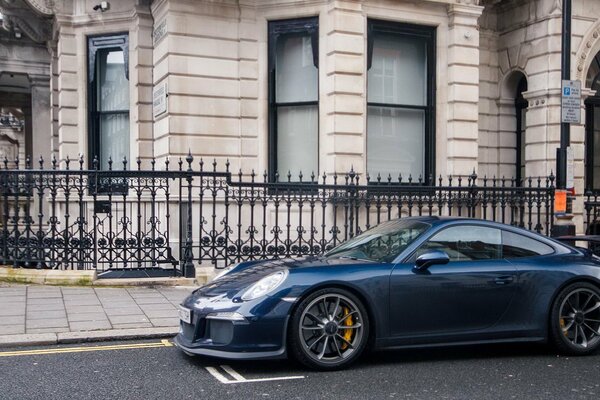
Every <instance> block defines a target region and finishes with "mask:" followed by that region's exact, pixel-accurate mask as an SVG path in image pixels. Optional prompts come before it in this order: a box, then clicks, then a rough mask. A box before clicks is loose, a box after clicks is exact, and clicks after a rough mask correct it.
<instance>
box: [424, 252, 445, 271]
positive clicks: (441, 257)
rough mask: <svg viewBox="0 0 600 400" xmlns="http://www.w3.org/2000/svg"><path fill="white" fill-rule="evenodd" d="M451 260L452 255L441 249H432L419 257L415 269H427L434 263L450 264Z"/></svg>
mask: <svg viewBox="0 0 600 400" xmlns="http://www.w3.org/2000/svg"><path fill="white" fill-rule="evenodd" d="M449 262H450V257H448V254H446V253H445V252H443V251H440V250H431V251H428V252H427V253H423V254H421V255H420V256H419V257H417V260H416V261H415V269H416V270H418V271H425V270H427V268H429V267H431V266H432V265H438V264H439V265H441V264H448V263H449Z"/></svg>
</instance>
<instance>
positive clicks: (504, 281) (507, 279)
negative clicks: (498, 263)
mask: <svg viewBox="0 0 600 400" xmlns="http://www.w3.org/2000/svg"><path fill="white" fill-rule="evenodd" d="M514 280H515V277H514V276H512V275H507V276H499V277H498V278H496V279H494V283H496V285H508V284H509V283H512V282H513V281H514Z"/></svg>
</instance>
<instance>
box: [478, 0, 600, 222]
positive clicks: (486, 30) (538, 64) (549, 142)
mask: <svg viewBox="0 0 600 400" xmlns="http://www.w3.org/2000/svg"><path fill="white" fill-rule="evenodd" d="M561 13H562V9H561V2H557V1H555V0H526V1H515V0H510V1H504V2H501V3H500V4H495V5H492V6H488V7H486V9H485V11H484V13H483V16H482V18H481V20H480V25H481V37H482V47H481V53H480V54H481V57H480V62H481V66H480V71H481V79H480V92H481V94H480V107H479V166H480V168H479V169H480V170H481V171H485V172H484V173H486V174H488V175H498V176H514V175H515V172H516V171H515V167H514V165H515V154H516V150H515V145H516V137H515V134H514V132H515V129H516V119H515V114H514V113H515V110H514V98H515V93H516V83H517V82H518V80H517V79H515V77H516V76H518V75H519V74H523V75H524V76H525V77H526V78H527V82H528V91H527V92H526V93H524V97H525V98H526V99H527V100H528V101H529V107H528V109H527V118H526V120H527V127H526V134H525V138H526V139H525V142H526V144H525V160H526V168H525V169H526V173H525V175H526V176H533V177H537V176H547V175H549V174H550V173H551V172H555V171H556V148H557V147H559V146H560V85H561V69H560V68H561V66H560V57H561ZM599 18H600V6H599V5H598V3H597V2H594V1H590V0H574V1H573V21H572V45H571V46H572V59H571V60H572V69H571V77H572V79H579V80H581V81H582V82H583V84H585V76H586V73H587V69H588V67H589V63H590V61H587V59H586V56H587V57H593V56H594V55H595V54H596V53H597V52H598V51H599V50H600V42H599V40H598V37H599V36H600V31H598V19H599ZM594 32H596V33H595V36H594ZM584 92H585V93H587V94H589V91H586V90H584ZM581 121H582V123H581V124H572V125H571V146H572V147H573V150H574V154H575V191H576V193H577V194H578V198H577V199H576V201H575V202H574V213H575V215H576V223H577V226H578V229H580V230H581V229H583V225H582V223H581V222H582V220H581V218H582V212H583V201H582V197H581V194H582V192H583V190H584V146H585V143H584V141H585V127H584V123H585V107H584V105H583V104H582V118H581Z"/></svg>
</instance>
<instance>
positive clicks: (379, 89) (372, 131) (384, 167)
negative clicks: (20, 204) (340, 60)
mask: <svg viewBox="0 0 600 400" xmlns="http://www.w3.org/2000/svg"><path fill="white" fill-rule="evenodd" d="M367 79H368V90H367V101H368V104H369V107H368V110H367V112H368V116H367V169H368V171H369V173H370V174H371V175H372V176H377V174H381V176H382V177H384V178H385V177H387V176H388V175H391V176H392V177H393V178H394V179H395V178H397V177H398V175H399V174H401V175H402V176H403V178H408V176H409V175H412V177H413V178H414V179H415V180H416V179H417V178H418V177H419V176H424V174H425V120H426V115H425V111H424V108H425V107H426V106H427V43H426V41H425V40H424V39H421V38H415V37H403V36H400V35H385V34H378V35H377V36H376V37H375V38H374V41H373V55H372V63H371V68H370V69H369V72H368V76H367ZM420 108H423V109H420Z"/></svg>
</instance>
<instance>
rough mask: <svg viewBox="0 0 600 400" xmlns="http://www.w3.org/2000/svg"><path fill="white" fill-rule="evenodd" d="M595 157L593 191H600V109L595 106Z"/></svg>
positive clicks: (592, 161) (593, 162)
mask: <svg viewBox="0 0 600 400" xmlns="http://www.w3.org/2000/svg"><path fill="white" fill-rule="evenodd" d="M593 135H594V137H593V139H592V141H593V147H594V156H593V158H592V160H591V163H592V168H593V171H592V176H593V182H592V185H593V189H595V190H598V189H600V107H598V106H594V132H593Z"/></svg>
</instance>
